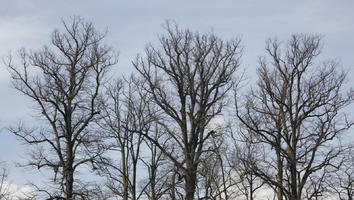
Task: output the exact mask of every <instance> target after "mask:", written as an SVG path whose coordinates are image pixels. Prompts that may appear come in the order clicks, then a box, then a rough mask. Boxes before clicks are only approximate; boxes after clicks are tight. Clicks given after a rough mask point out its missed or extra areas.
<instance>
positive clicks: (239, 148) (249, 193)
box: [227, 124, 267, 200]
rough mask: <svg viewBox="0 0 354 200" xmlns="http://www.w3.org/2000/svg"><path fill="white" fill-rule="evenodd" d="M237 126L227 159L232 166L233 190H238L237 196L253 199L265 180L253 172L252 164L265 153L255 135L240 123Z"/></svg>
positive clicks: (248, 199)
mask: <svg viewBox="0 0 354 200" xmlns="http://www.w3.org/2000/svg"><path fill="white" fill-rule="evenodd" d="M237 126H238V128H234V130H237V131H236V133H232V139H233V146H234V148H232V151H231V152H230V153H229V157H228V159H227V160H228V162H229V165H230V166H231V168H232V176H233V184H234V190H237V191H238V193H239V195H238V196H243V197H244V198H245V199H247V200H253V199H255V198H256V192H257V190H260V189H265V187H264V185H265V182H264V181H263V180H261V179H260V178H259V177H258V176H257V175H256V174H255V173H254V172H253V170H252V165H255V164H257V163H258V162H259V161H260V160H264V159H265V157H266V156H267V155H266V151H265V149H264V146H263V145H262V144H260V141H259V140H258V138H257V136H256V135H254V134H252V132H250V131H249V130H247V129H245V128H244V126H243V125H242V124H238V125H237ZM266 170H267V169H264V171H266ZM236 188H237V189H236Z"/></svg>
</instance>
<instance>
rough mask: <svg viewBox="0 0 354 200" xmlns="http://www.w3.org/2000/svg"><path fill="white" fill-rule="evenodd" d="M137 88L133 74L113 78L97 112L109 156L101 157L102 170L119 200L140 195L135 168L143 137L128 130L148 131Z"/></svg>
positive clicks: (143, 103)
mask: <svg viewBox="0 0 354 200" xmlns="http://www.w3.org/2000/svg"><path fill="white" fill-rule="evenodd" d="M139 88H140V83H139V80H138V79H136V78H134V77H133V76H131V77H130V78H129V79H128V80H126V79H124V80H117V81H116V82H115V83H114V84H113V85H111V86H110V87H109V89H108V90H107V93H108V98H107V100H106V106H105V108H104V112H102V114H101V115H102V119H103V120H102V122H100V124H101V125H100V126H101V128H102V129H103V130H104V131H105V132H106V133H107V136H108V139H109V144H108V146H107V148H108V152H107V153H108V154H110V155H111V156H110V157H111V159H106V161H103V160H102V161H103V162H102V164H103V166H102V169H103V173H104V174H105V175H107V177H108V187H109V188H110V190H111V191H112V192H113V193H114V194H115V195H118V196H120V197H121V198H122V199H123V200H128V199H132V200H136V199H139V198H140V197H141V195H142V191H140V192H139V191H138V189H139V187H138V178H137V175H138V171H137V170H138V164H139V163H138V162H139V161H140V157H141V147H142V143H143V136H142V134H135V133H134V132H132V131H131V130H137V131H138V132H148V131H149V130H150V121H149V114H148V113H149V110H148V109H149V107H148V106H149V104H148V101H147V100H146V95H145V94H144V92H143V91H142V90H141V89H139ZM116 152H118V155H117V154H116ZM117 161H118V162H117ZM140 173H142V172H140Z"/></svg>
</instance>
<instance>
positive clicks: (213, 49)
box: [133, 23, 241, 200]
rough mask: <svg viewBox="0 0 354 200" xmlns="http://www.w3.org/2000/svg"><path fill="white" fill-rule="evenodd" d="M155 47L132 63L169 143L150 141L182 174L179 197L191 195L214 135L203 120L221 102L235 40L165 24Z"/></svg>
mask: <svg viewBox="0 0 354 200" xmlns="http://www.w3.org/2000/svg"><path fill="white" fill-rule="evenodd" d="M166 30H167V35H166V36H161V37H160V40H159V41H160V47H158V48H155V47H153V46H152V45H148V46H147V48H146V51H145V52H146V57H140V56H138V58H137V60H136V61H135V62H134V63H133V64H134V66H135V68H136V69H137V71H138V72H139V73H140V75H141V77H142V78H143V79H145V80H146V81H147V83H148V84H147V87H146V88H145V89H146V91H147V92H148V94H149V96H151V99H152V100H151V103H153V104H155V105H157V106H158V107H159V108H160V109H161V112H160V113H159V114H158V115H156V117H155V118H156V119H155V120H156V121H157V123H158V124H159V125H161V126H162V127H163V128H164V131H166V134H168V135H169V136H170V137H171V140H170V144H169V148H167V149H166V148H163V147H162V146H161V144H160V142H159V141H157V140H155V139H154V138H152V137H150V136H149V135H145V134H144V136H145V137H146V138H147V139H149V140H150V141H152V142H153V143H154V144H155V145H156V146H157V147H158V148H160V150H161V151H162V152H163V153H164V154H165V155H166V156H167V157H168V158H169V159H170V160H171V161H172V162H173V163H174V165H175V166H176V167H177V169H178V171H180V172H181V173H182V174H183V180H184V194H185V195H184V199H186V200H192V199H194V198H195V191H196V185H197V184H198V183H197V173H198V166H199V164H200V162H201V159H202V155H203V154H204V153H205V152H206V151H207V149H205V148H204V144H205V143H206V141H208V140H209V139H210V138H211V137H212V136H213V135H214V134H215V131H214V130H208V131H207V130H206V128H205V127H206V125H207V124H208V123H209V122H210V120H211V119H212V118H213V117H215V116H216V115H218V114H220V113H221V112H222V110H223V108H224V106H225V104H226V103H227V102H226V100H225V97H226V96H227V92H228V91H229V89H230V88H231V82H232V78H233V74H234V72H235V70H236V69H237V67H238V66H239V58H240V55H241V54H240V50H241V48H240V40H238V39H236V40H231V41H227V42H225V41H222V40H221V39H220V38H218V37H216V36H215V35H214V34H199V33H192V32H191V31H189V30H181V29H179V28H178V27H177V26H171V24H169V23H167V24H166Z"/></svg>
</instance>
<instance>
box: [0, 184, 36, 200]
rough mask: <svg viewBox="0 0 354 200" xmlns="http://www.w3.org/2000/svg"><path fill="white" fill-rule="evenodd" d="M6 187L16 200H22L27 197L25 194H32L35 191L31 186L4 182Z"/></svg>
mask: <svg viewBox="0 0 354 200" xmlns="http://www.w3.org/2000/svg"><path fill="white" fill-rule="evenodd" d="M4 185H6V186H5V187H6V188H8V191H9V193H10V195H11V197H12V198H13V199H15V200H17V199H18V200H20V199H23V198H25V197H26V195H25V194H30V193H32V192H33V191H34V188H33V187H31V186H29V185H23V186H18V185H16V184H13V183H10V182H4Z"/></svg>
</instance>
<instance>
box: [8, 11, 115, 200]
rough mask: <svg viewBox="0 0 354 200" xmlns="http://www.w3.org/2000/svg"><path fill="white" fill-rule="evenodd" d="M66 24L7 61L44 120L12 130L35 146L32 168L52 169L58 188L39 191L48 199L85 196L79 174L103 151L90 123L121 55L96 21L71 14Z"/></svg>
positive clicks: (15, 83)
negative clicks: (40, 45)
mask: <svg viewBox="0 0 354 200" xmlns="http://www.w3.org/2000/svg"><path fill="white" fill-rule="evenodd" d="M63 25H64V31H63V32H61V31H59V30H54V32H53V33H52V36H51V44H50V46H45V47H43V49H41V50H39V51H31V52H27V51H26V50H24V49H22V50H20V51H19V59H18V60H19V63H17V62H14V59H12V57H11V56H9V58H8V60H6V61H5V64H6V65H7V67H8V70H9V72H10V75H11V78H12V84H13V86H14V88H15V89H16V90H18V91H19V92H21V93H22V94H24V95H25V96H27V97H29V98H30V99H31V100H33V102H34V104H35V105H36V108H37V109H36V111H38V114H39V119H38V120H40V122H43V126H41V128H25V127H24V126H23V125H21V124H20V125H19V126H18V127H15V128H10V130H11V132H13V133H14V134H15V135H16V136H18V137H19V138H20V139H22V140H23V141H24V143H26V144H28V145H30V146H32V147H34V149H33V151H31V152H30V158H29V161H28V163H27V165H28V166H33V167H36V168H37V169H38V170H40V169H42V168H46V169H51V170H52V171H51V172H52V173H51V174H52V175H53V179H52V183H53V184H54V185H56V186H57V191H52V192H51V191H48V190H47V189H40V191H42V192H44V193H46V194H48V196H49V197H48V199H68V200H69V199H87V198H89V197H88V196H87V191H86V190H87V187H88V185H82V186H81V187H79V185H80V182H79V180H78V177H77V176H76V172H77V171H78V168H79V167H80V166H82V165H84V164H94V162H95V159H96V158H97V157H98V156H99V155H100V154H101V153H102V149H101V148H99V145H98V142H100V140H101V137H100V136H99V135H96V134H95V131H94V130H93V127H92V126H93V125H94V123H93V122H94V121H95V120H96V118H97V116H98V114H99V113H100V111H101V110H102V105H103V104H102V103H101V91H102V85H103V84H104V82H105V77H106V72H107V71H108V69H109V67H110V66H111V65H114V64H115V63H116V62H117V57H116V54H115V53H114V52H113V51H112V49H111V48H110V47H108V46H105V45H103V44H102V40H103V39H104V37H105V34H101V33H99V32H98V31H97V30H96V29H95V28H94V26H93V24H92V23H90V22H86V21H84V20H83V19H82V18H80V17H73V18H72V19H71V21H70V22H63ZM16 60H17V59H16ZM38 124H42V123H38Z"/></svg>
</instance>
